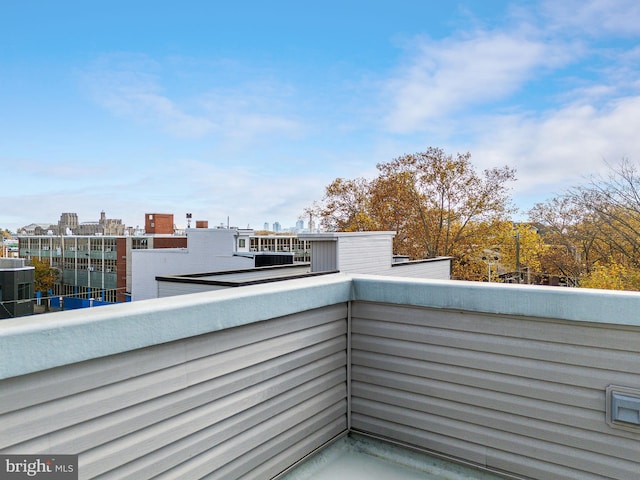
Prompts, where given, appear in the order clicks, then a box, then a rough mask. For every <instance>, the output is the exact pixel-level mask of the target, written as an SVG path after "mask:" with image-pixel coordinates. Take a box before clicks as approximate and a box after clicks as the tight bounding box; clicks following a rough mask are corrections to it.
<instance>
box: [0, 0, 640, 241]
mask: <svg viewBox="0 0 640 480" xmlns="http://www.w3.org/2000/svg"><path fill="white" fill-rule="evenodd" d="M639 40H640V2H637V0H584V1H577V0H576V1H574V0H563V1H561V2H558V1H557V0H556V1H546V0H541V1H520V2H508V1H490V0H475V1H474V0H467V1H461V2H455V1H452V2H435V1H427V0H422V1H413V0H406V1H405V0H398V1H396V2H380V1H374V0H369V1H340V2H336V1H329V0H328V1H324V2H315V3H311V2H294V1H275V2H262V1H260V2H258V1H246V2H238V3H237V4H232V2H209V1H191V0H185V1H182V2H179V3H178V2H166V1H158V0H156V1H135V2H130V1H127V2H125V1H120V0H111V1H109V2H104V1H98V2H86V1H65V0H60V1H56V2H51V1H29V2H25V1H22V0H3V1H2V2H0V172H2V173H0V227H1V228H9V229H11V230H15V229H16V228H17V227H20V226H23V225H26V224H29V223H32V222H36V223H45V222H54V223H55V222H57V220H58V219H59V216H60V214H61V213H62V212H77V213H78V215H79V219H80V221H95V220H97V219H98V218H99V215H100V211H102V210H104V211H105V212H106V214H107V217H108V218H121V219H122V220H123V221H124V222H125V223H126V224H127V225H128V226H136V225H143V224H144V214H145V213H173V214H174V215H175V219H176V223H177V224H178V225H182V226H184V225H185V223H186V222H185V220H184V217H185V213H187V212H190V213H192V214H193V217H194V219H198V220H208V221H209V225H210V226H214V225H217V224H220V223H224V224H226V222H227V218H229V221H230V223H231V224H232V225H235V226H239V227H247V226H251V227H252V228H257V229H260V228H262V226H263V223H264V222H269V223H270V224H272V223H273V222H274V221H279V222H280V223H281V224H282V225H283V226H285V227H287V226H291V225H293V224H294V223H295V221H296V220H297V218H298V217H299V215H301V214H302V212H303V209H304V208H305V207H306V206H308V205H310V204H311V203H312V202H313V201H314V200H320V199H321V198H322V196H323V192H324V187H325V186H326V185H327V184H328V183H330V182H331V181H332V180H333V179H335V178H337V177H343V178H355V177H367V178H372V177H373V176H375V174H376V168H375V166H376V164H377V163H379V162H386V161H390V160H392V159H394V158H396V157H398V156H401V155H404V154H406V153H413V152H419V151H423V150H425V149H426V148H427V147H429V146H434V147H440V148H443V149H444V150H445V151H447V152H448V153H452V154H455V153H457V152H461V153H464V152H470V153H471V160H472V162H473V164H474V165H475V166H476V167H477V168H478V169H484V168H488V167H493V166H502V165H510V166H512V167H514V168H516V171H517V177H518V180H517V181H516V182H514V183H513V184H512V198H513V201H514V203H515V204H516V205H517V206H518V207H519V208H520V209H521V211H522V212H523V214H526V211H528V210H529V209H530V208H531V207H532V206H533V205H534V204H535V203H536V202H540V201H545V200H547V199H549V198H551V197H553V196H555V195H557V194H560V193H562V192H563V191H564V190H565V189H566V188H567V187H569V186H573V185H576V184H579V183H584V182H585V181H586V177H587V176H589V175H597V174H601V173H606V169H607V166H606V162H609V163H613V164H615V163H617V162H618V161H619V160H620V159H622V158H623V157H625V158H629V159H630V160H631V161H632V162H634V163H636V162H638V161H640V155H639V154H638V151H639V147H640V135H639V134H638V127H639V126H640V78H639V75H638V73H639V71H640V45H639V43H638V41H639Z"/></svg>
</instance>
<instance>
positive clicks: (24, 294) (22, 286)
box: [18, 283, 31, 300]
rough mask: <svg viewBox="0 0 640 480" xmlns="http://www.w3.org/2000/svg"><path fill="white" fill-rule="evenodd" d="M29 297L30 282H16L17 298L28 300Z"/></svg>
mask: <svg viewBox="0 0 640 480" xmlns="http://www.w3.org/2000/svg"><path fill="white" fill-rule="evenodd" d="M30 298H31V284H29V283H19V284H18V300H29V299H30Z"/></svg>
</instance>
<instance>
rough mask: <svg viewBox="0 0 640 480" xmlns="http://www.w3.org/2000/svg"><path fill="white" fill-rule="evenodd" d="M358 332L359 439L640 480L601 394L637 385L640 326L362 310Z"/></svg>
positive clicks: (525, 470)
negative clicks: (382, 439)
mask: <svg viewBox="0 0 640 480" xmlns="http://www.w3.org/2000/svg"><path fill="white" fill-rule="evenodd" d="M352 322H353V323H352V337H351V338H352V343H351V345H352V352H351V355H352V371H351V378H352V385H351V393H352V398H351V405H352V412H351V422H352V428H353V429H354V430H360V431H365V432H369V433H373V434H377V435H381V436H384V437H388V438H391V439H393V440H396V441H400V442H403V443H407V444H412V445H415V446H418V447H420V448H425V449H429V450H434V451H437V452H441V453H444V454H447V455H451V456H455V457H459V458H462V459H465V460H467V461H472V462H475V463H477V464H480V465H483V466H486V467H489V468H492V469H497V470H503V471H508V472H512V473H514V474H517V475H521V476H525V477H530V478H536V479H548V478H553V479H580V480H591V479H603V478H609V479H632V478H638V475H639V472H640V467H639V463H638V452H640V434H639V433H636V432H631V431H625V430H618V429H612V428H611V427H609V426H608V425H607V423H606V421H605V389H606V387H607V386H608V385H609V384H617V385H623V386H629V387H634V388H639V387H640V368H639V365H640V352H639V349H638V345H640V328H638V327H633V326H613V325H602V324H594V323H582V322H571V321H554V320H540V319H530V318H523V317H508V316H499V315H489V314H478V313H468V312H459V311H458V312H455V311H447V310H437V309H428V308H419V307H408V306H402V305H385V304H375V303H364V302H354V304H353V308H352Z"/></svg>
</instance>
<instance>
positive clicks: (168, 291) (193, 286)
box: [156, 280, 229, 298]
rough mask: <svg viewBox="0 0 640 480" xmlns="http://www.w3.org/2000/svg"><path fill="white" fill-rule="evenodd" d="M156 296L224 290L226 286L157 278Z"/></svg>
mask: <svg viewBox="0 0 640 480" xmlns="http://www.w3.org/2000/svg"><path fill="white" fill-rule="evenodd" d="M156 284H157V286H158V295H157V297H158V298H164V297H173V296H176V295H187V294H189V293H202V292H211V291H213V290H224V289H226V288H229V287H226V286H222V285H211V284H209V285H206V284H198V283H186V282H185V283H182V282H165V281H162V280H157V281H156Z"/></svg>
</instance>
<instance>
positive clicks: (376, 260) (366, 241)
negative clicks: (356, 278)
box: [338, 232, 395, 275]
mask: <svg viewBox="0 0 640 480" xmlns="http://www.w3.org/2000/svg"><path fill="white" fill-rule="evenodd" d="M394 235H395V232H354V233H350V234H348V235H340V236H339V237H338V269H339V270H340V271H341V272H343V273H363V274H373V275H386V274H388V273H387V272H388V271H389V270H391V262H392V260H393V236H394Z"/></svg>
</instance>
